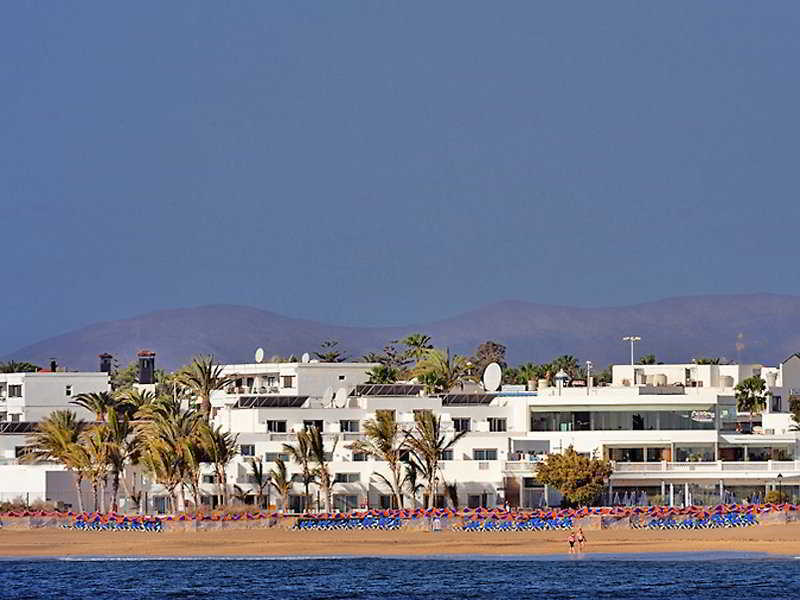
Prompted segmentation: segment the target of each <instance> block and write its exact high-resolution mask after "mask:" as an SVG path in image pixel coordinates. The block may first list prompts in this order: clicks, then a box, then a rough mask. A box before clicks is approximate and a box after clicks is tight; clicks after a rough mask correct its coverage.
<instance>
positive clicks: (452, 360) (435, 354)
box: [413, 348, 468, 394]
mask: <svg viewBox="0 0 800 600" xmlns="http://www.w3.org/2000/svg"><path fill="white" fill-rule="evenodd" d="M467 369H468V367H467V360H466V358H464V357H463V356H459V355H457V354H456V355H453V356H452V357H451V356H450V349H449V348H447V349H445V350H442V349H439V348H434V349H432V350H428V351H427V352H426V353H425V355H424V357H423V358H422V360H421V361H419V362H418V363H417V366H416V367H415V368H414V371H413V373H414V375H416V376H417V377H418V378H419V380H420V381H421V382H422V384H423V385H424V386H425V389H426V393H428V394H446V393H447V392H449V391H450V390H451V389H452V388H454V387H455V386H457V385H459V384H460V383H461V382H462V381H464V379H466V377H467Z"/></svg>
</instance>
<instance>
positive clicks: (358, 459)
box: [353, 452, 368, 462]
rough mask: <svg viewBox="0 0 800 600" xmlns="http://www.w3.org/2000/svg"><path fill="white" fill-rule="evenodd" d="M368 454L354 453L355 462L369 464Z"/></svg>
mask: <svg viewBox="0 0 800 600" xmlns="http://www.w3.org/2000/svg"><path fill="white" fill-rule="evenodd" d="M367 458H368V457H367V453H366V452H353V462H367Z"/></svg>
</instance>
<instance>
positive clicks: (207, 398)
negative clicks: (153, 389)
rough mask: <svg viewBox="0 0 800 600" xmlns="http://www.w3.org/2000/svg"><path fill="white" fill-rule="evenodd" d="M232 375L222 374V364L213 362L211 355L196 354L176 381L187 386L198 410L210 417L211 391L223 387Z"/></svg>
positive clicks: (207, 417) (230, 379)
mask: <svg viewBox="0 0 800 600" xmlns="http://www.w3.org/2000/svg"><path fill="white" fill-rule="evenodd" d="M232 379H233V377H232V376H230V375H223V374H222V366H221V365H218V364H216V363H215V362H214V357H213V356H196V357H194V358H193V359H192V362H191V364H190V365H188V366H187V367H185V368H184V369H183V370H181V371H180V372H179V373H178V375H177V378H176V380H177V382H178V383H179V384H180V385H182V386H184V387H186V388H188V389H189V390H190V391H191V393H192V395H193V396H194V397H195V398H196V399H197V400H199V402H200V410H201V411H202V412H203V414H204V415H205V417H206V420H208V419H210V418H211V393H212V392H215V391H216V390H221V389H222V388H224V387H225V386H226V385H227V384H228V383H229V382H230V381H232Z"/></svg>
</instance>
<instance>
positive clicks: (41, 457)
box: [23, 410, 87, 512]
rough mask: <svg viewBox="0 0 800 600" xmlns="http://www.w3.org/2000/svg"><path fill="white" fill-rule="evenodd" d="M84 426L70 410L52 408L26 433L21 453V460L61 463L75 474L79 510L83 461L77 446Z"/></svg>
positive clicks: (84, 463) (80, 508)
mask: <svg viewBox="0 0 800 600" xmlns="http://www.w3.org/2000/svg"><path fill="white" fill-rule="evenodd" d="M85 429H86V422H85V421H83V420H82V419H78V418H77V417H76V416H75V413H74V412H72V411H71V410H57V411H54V412H52V413H50V414H49V415H48V416H47V418H46V419H44V420H42V421H40V422H39V423H38V424H37V425H36V429H35V430H34V431H33V433H32V434H31V435H30V436H29V437H28V440H27V441H28V445H27V447H26V449H25V454H24V455H23V461H24V462H55V463H61V464H62V465H64V467H66V469H67V470H68V471H71V472H72V473H73V474H74V475H75V480H74V481H75V493H76V495H77V497H78V511H79V512H83V494H82V493H81V483H82V482H83V479H84V474H85V473H86V467H87V465H86V461H85V460H82V457H81V456H80V453H79V452H78V450H77V447H78V441H79V439H80V436H81V433H82V432H83V431H84V430H85Z"/></svg>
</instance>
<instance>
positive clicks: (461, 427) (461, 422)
mask: <svg viewBox="0 0 800 600" xmlns="http://www.w3.org/2000/svg"><path fill="white" fill-rule="evenodd" d="M471 428H472V420H471V419H470V418H469V417H456V418H455V419H453V429H455V430H456V431H457V432H459V433H460V432H462V431H470V430H471Z"/></svg>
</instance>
